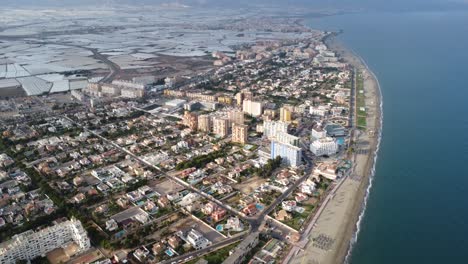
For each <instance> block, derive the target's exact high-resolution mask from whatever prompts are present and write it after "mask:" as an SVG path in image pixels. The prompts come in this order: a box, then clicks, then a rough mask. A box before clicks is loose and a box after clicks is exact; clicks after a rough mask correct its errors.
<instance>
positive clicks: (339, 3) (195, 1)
mask: <svg viewBox="0 0 468 264" xmlns="http://www.w3.org/2000/svg"><path fill="white" fill-rule="evenodd" d="M0 2H2V3H3V5H15V6H18V5H20V6H28V5H30V6H41V5H42V6H43V5H48V6H49V5H54V6H68V5H89V4H94V5H95V4H108V3H117V4H118V3H124V4H160V3H175V2H179V3H182V4H187V5H197V6H200V5H202V6H217V7H221V6H226V7H229V8H234V7H245V6H248V5H266V6H271V5H276V6H277V5H285V6H289V7H291V6H304V7H311V8H314V7H315V8H324V7H333V8H364V9H377V10H430V9H436V10H440V9H453V8H462V7H465V8H466V7H468V0H0Z"/></svg>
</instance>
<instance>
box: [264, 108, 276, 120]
mask: <svg viewBox="0 0 468 264" xmlns="http://www.w3.org/2000/svg"><path fill="white" fill-rule="evenodd" d="M263 115H264V116H265V117H268V118H269V120H272V119H275V118H276V115H277V113H276V110H273V109H265V110H264V111H263Z"/></svg>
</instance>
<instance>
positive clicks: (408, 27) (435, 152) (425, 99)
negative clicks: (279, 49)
mask: <svg viewBox="0 0 468 264" xmlns="http://www.w3.org/2000/svg"><path fill="white" fill-rule="evenodd" d="M307 24H308V25H310V26H311V27H314V28H319V29H324V30H339V29H342V30H344V33H343V34H342V35H340V36H339V38H340V39H341V40H342V41H343V42H344V43H345V44H346V45H347V46H348V47H350V48H351V49H353V50H354V51H355V52H356V53H358V54H359V55H360V56H361V57H363V58H364V60H365V61H366V62H367V64H368V65H369V67H370V68H371V69H372V70H373V72H374V73H375V74H376V75H377V77H378V79H379V82H380V85H381V89H382V94H383V102H384V109H383V112H384V124H383V138H382V142H381V145H380V152H379V158H378V161H377V164H376V174H375V177H374V181H373V186H372V189H371V191H370V196H369V199H368V203H367V209H366V211H365V215H364V218H363V220H362V222H361V226H360V232H359V234H358V238H357V242H356V243H355V244H354V245H353V249H352V252H351V256H350V258H349V263H352V264H376V263H378V264H386V263H389V264H390V263H392V264H393V263H400V264H401V263H468V12H465V11H453V12H450V11H447V12H446V11H444V12H442V11H441V12H420V13H416V12H407V13H361V14H347V15H339V16H331V17H324V18H311V19H308V20H307Z"/></svg>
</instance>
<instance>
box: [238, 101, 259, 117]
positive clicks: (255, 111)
mask: <svg viewBox="0 0 468 264" xmlns="http://www.w3.org/2000/svg"><path fill="white" fill-rule="evenodd" d="M242 110H243V111H244V113H247V114H249V115H252V116H261V115H262V113H263V105H262V103H261V102H256V101H251V100H244V102H243V103H242Z"/></svg>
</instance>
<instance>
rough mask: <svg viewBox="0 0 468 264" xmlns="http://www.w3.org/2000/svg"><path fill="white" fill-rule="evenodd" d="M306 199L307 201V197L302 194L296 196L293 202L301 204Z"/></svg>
mask: <svg viewBox="0 0 468 264" xmlns="http://www.w3.org/2000/svg"><path fill="white" fill-rule="evenodd" d="M307 199H309V197H308V196H307V195H305V194H303V193H298V194H296V197H295V198H294V200H296V202H298V203H300V202H303V201H305V200H307Z"/></svg>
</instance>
